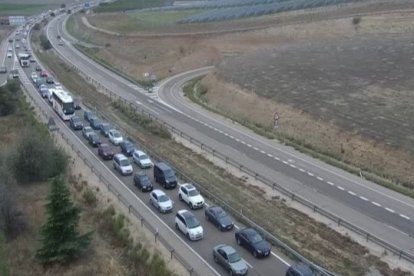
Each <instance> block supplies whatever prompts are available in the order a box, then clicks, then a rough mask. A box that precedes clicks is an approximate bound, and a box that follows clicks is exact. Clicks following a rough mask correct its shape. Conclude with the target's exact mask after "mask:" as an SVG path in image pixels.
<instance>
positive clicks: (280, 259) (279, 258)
mask: <svg viewBox="0 0 414 276" xmlns="http://www.w3.org/2000/svg"><path fill="white" fill-rule="evenodd" d="M270 253H271V254H272V255H273V256H274V257H276V259H278V260H279V261H281V262H282V263H284V264H285V265H286V266H290V264H289V263H288V262H286V261H285V260H283V259H282V258H281V257H280V256H278V255H276V254H275V253H273V251H271V252H270Z"/></svg>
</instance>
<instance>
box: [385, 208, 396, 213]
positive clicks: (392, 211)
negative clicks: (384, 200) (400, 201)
mask: <svg viewBox="0 0 414 276" xmlns="http://www.w3.org/2000/svg"><path fill="white" fill-rule="evenodd" d="M385 210H387V211H388V212H390V213H395V211H394V210H393V209H390V208H388V207H385Z"/></svg>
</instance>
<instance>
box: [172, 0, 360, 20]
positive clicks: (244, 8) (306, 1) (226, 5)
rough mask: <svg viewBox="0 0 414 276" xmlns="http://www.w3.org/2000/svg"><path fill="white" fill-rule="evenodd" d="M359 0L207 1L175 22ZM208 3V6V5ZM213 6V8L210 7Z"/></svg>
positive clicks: (236, 16)
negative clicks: (197, 11) (196, 11)
mask: <svg viewBox="0 0 414 276" xmlns="http://www.w3.org/2000/svg"><path fill="white" fill-rule="evenodd" d="M356 1H359V0H225V1H209V2H207V3H204V4H202V5H200V6H198V8H209V9H208V10H203V11H201V12H200V13H197V14H195V15H191V16H188V17H185V18H182V19H180V20H178V21H177V23H203V22H211V21H223V20H232V19H238V18H243V17H251V16H260V15H265V14H272V13H278V12H285V11H293V10H301V9H310V8H318V7H322V6H328V5H340V4H344V3H349V2H356ZM208 5H210V6H208ZM212 7H215V8H212Z"/></svg>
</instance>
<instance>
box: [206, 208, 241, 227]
mask: <svg viewBox="0 0 414 276" xmlns="http://www.w3.org/2000/svg"><path fill="white" fill-rule="evenodd" d="M205 215H206V219H207V220H208V221H210V222H211V223H213V224H214V225H215V226H217V227H218V228H219V229H220V230H221V231H228V230H231V229H233V227H234V224H233V221H232V220H231V218H230V216H229V215H228V214H227V213H226V211H224V210H223V208H221V207H219V206H210V207H208V208H206V210H205Z"/></svg>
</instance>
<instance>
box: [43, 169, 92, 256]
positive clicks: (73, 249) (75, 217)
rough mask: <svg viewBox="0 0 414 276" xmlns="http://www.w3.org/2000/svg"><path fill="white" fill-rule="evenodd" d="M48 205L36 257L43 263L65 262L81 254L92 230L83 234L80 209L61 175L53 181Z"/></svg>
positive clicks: (86, 245) (89, 239)
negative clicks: (72, 198)
mask: <svg viewBox="0 0 414 276" xmlns="http://www.w3.org/2000/svg"><path fill="white" fill-rule="evenodd" d="M51 184H52V187H51V191H50V194H49V196H48V203H47V204H46V211H47V221H46V223H45V224H44V225H43V226H42V227H41V236H42V238H41V241H42V247H41V248H40V249H39V250H38V251H37V253H36V257H37V258H38V259H39V260H40V262H42V263H52V262H64V261H67V260H69V259H70V258H72V257H75V256H77V255H80V254H81V253H82V252H83V251H84V250H86V248H87V247H88V246H89V244H90V241H91V238H92V232H89V233H87V234H84V235H80V234H79V232H78V230H77V228H78V223H79V214H80V209H79V208H78V207H76V206H74V205H73V202H72V201H71V199H70V192H69V189H68V188H67V187H66V183H65V181H64V180H63V178H62V177H56V178H54V179H53V181H52V183H51Z"/></svg>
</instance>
